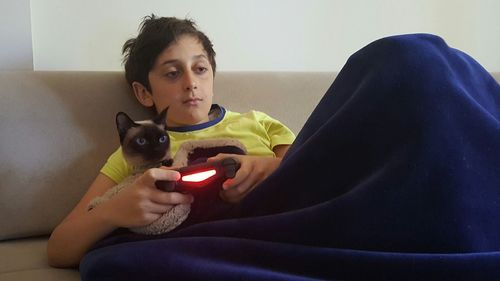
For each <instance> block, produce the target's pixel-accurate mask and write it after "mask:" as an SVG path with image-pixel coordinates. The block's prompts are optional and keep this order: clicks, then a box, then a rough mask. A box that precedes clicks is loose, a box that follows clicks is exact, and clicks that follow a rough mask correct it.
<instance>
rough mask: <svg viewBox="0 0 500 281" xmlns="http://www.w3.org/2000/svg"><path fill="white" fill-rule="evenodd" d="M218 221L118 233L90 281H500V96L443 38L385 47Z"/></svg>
mask: <svg viewBox="0 0 500 281" xmlns="http://www.w3.org/2000/svg"><path fill="white" fill-rule="evenodd" d="M304 94H306V93H304ZM207 213H209V214H210V215H207V216H206V217H198V218H193V219H192V220H191V222H190V223H188V224H185V225H184V226H183V227H181V228H179V229H178V230H176V231H174V232H172V233H168V234H166V235H162V236H159V237H150V236H140V235H137V234H131V233H126V232H117V233H114V234H113V235H111V236H109V237H107V238H105V239H104V240H102V241H101V242H100V243H99V244H98V245H96V247H95V248H94V249H93V250H91V251H90V252H89V253H88V254H87V255H86V256H85V257H84V258H83V260H82V262H81V264H80V270H81V274H82V278H83V280H323V279H328V280H338V279H340V280H346V279H347V280H352V279H356V280H431V279H433V280H500V269H499V267H498V265H499V264H500V86H499V84H498V83H497V82H496V81H495V80H494V79H493V78H492V77H491V76H490V75H489V74H488V73H487V71H486V70H485V69H484V68H482V67H481V66H480V65H479V64H478V63H477V62H476V61H474V60H473V59H472V58H471V57H469V56H468V55H466V54H465V53H463V52H461V51H458V50H456V49H453V48H450V47H448V46H447V45H446V43H445V42H444V41H443V40H442V39H441V38H439V37H436V36H433V35H428V34H414V35H403V36H393V37H388V38H383V39H380V40H377V41H375V42H373V43H371V44H369V45H368V46H366V47H364V48H363V49H361V50H359V51H358V52H356V53H355V54H354V55H352V56H351V57H350V58H349V60H348V62H347V63H346V65H345V66H344V68H343V69H342V71H341V72H340V73H339V75H338V77H337V78H336V80H335V81H334V82H333V84H332V86H331V87H330V89H329V90H328V91H327V93H326V94H325V96H324V97H323V99H322V100H321V101H320V103H319V104H318V106H317V107H316V109H315V110H314V112H313V113H312V114H311V116H310V117H309V119H308V121H307V122H306V124H305V126H304V128H303V129H302V131H301V132H300V133H299V135H298V136H297V139H296V141H295V143H294V144H293V145H292V147H291V148H290V150H289V152H288V154H287V155H286V157H285V159H284V160H283V162H282V165H281V166H280V167H279V168H278V170H277V171H276V172H275V173H274V174H272V175H271V176H270V177H269V178H268V179H267V180H266V181H264V182H263V183H262V184H260V185H259V186H258V187H257V188H256V189H255V190H254V191H253V192H252V193H251V194H249V195H248V196H247V197H246V198H245V199H244V200H243V201H242V202H241V203H240V204H238V205H224V204H221V205H220V206H219V207H218V209H217V211H216V212H207Z"/></svg>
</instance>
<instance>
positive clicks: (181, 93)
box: [134, 35, 214, 127]
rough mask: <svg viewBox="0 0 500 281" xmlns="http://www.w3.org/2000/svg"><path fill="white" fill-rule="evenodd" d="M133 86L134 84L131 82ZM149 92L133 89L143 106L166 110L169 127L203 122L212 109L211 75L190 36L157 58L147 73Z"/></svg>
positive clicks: (206, 63) (194, 40)
mask: <svg viewBox="0 0 500 281" xmlns="http://www.w3.org/2000/svg"><path fill="white" fill-rule="evenodd" d="M134 83H135V82H134ZM149 83H150V86H151V92H149V91H147V90H146V89H145V88H144V87H142V85H140V84H139V87H138V86H137V85H136V86H134V90H135V92H136V96H137V98H138V99H139V101H140V102H141V103H142V104H143V105H145V106H152V105H154V106H155V107H156V111H158V112H161V111H162V110H163V109H165V108H166V107H167V106H168V107H169V109H168V116H167V124H168V126H170V127H178V126H186V125H195V124H200V123H204V122H207V121H208V120H209V119H208V112H209V111H210V107H211V105H212V98H213V83H214V75H213V69H212V66H211V64H210V62H209V60H208V56H207V53H206V51H205V50H204V49H203V46H202V44H200V42H199V41H198V39H196V38H195V37H193V36H189V35H185V36H181V37H180V38H179V39H178V40H177V41H176V42H173V43H172V44H171V45H170V46H169V47H167V48H166V49H165V50H163V52H161V53H160V55H158V58H157V59H156V62H155V64H154V66H153V68H152V69H151V71H150V72H149Z"/></svg>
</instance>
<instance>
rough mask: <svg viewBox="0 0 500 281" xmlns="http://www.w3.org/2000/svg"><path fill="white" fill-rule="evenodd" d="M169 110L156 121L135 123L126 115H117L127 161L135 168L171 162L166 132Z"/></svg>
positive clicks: (121, 142)
mask: <svg viewBox="0 0 500 281" xmlns="http://www.w3.org/2000/svg"><path fill="white" fill-rule="evenodd" d="M167 111H168V108H166V109H164V110H163V111H162V112H160V113H159V114H158V115H157V116H156V117H155V118H154V119H152V120H145V121H134V120H132V119H131V118H130V117H129V116H128V115H127V114H126V113H124V112H119V113H117V114H116V127H117V129H118V134H119V136H120V144H121V146H122V152H123V156H124V158H125V160H126V161H127V162H128V163H129V164H130V165H132V166H134V167H144V166H149V165H154V164H157V163H159V162H162V161H167V162H168V161H169V160H170V159H171V157H170V138H169V136H168V134H167V132H166V127H167V124H166V117H167Z"/></svg>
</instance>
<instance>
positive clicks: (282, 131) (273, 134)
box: [255, 111, 295, 148]
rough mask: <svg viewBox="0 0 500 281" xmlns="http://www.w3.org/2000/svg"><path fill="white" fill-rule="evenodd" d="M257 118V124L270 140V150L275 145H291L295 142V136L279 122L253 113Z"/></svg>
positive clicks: (262, 114) (260, 113)
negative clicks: (263, 129) (264, 130)
mask: <svg viewBox="0 0 500 281" xmlns="http://www.w3.org/2000/svg"><path fill="white" fill-rule="evenodd" d="M255 113H256V115H257V116H258V118H259V123H260V124H261V125H262V126H263V127H264V128H265V129H266V131H267V135H268V136H269V139H270V140H271V148H274V147H275V146H277V145H291V144H292V143H293V141H294V140H295V134H294V133H293V132H292V130H290V129H289V128H288V127H287V126H285V125H284V124H283V123H281V122H280V121H278V120H276V119H274V118H272V117H271V116H269V115H267V114H265V113H263V112H259V111H257V112H255Z"/></svg>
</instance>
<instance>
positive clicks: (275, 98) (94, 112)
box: [0, 72, 500, 281]
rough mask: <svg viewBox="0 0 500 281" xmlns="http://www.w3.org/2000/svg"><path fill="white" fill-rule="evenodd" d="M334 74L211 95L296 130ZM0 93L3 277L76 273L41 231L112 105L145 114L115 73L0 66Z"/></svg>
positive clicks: (81, 171) (111, 142)
mask: <svg viewBox="0 0 500 281" xmlns="http://www.w3.org/2000/svg"><path fill="white" fill-rule="evenodd" d="M334 77H335V74H333V73H278V72H274V73H266V72H260V73H252V72H248V73H218V74H217V77H216V82H215V84H216V85H215V96H216V97H215V102H217V103H220V104H222V105H224V106H226V107H227V108H229V109H231V110H233V111H241V112H243V111H247V110H250V109H257V110H261V111H264V112H267V113H268V114H270V115H271V116H273V117H275V118H277V119H280V120H281V121H283V122H284V123H285V124H287V125H288V126H289V127H290V128H291V129H292V130H293V131H295V132H296V133H298V131H299V130H300V128H301V127H302V125H303V124H304V122H305V120H306V119H307V117H308V115H309V114H310V113H311V111H312V110H313V109H314V106H315V105H316V104H317V103H318V101H319V99H320V98H321V97H322V95H323V93H324V92H325V91H326V89H327V88H328V87H329V85H330V84H331V82H332V81H333V79H334ZM495 77H496V79H497V81H500V73H497V74H495ZM0 96H1V102H0V135H1V137H0V139H1V141H0V159H1V160H0V173H1V179H0V221H1V226H0V281H4V280H16V281H22V280H79V279H80V278H79V273H78V271H77V270H74V269H67V270H63V269H54V268H51V267H49V266H48V264H47V258H46V252H45V247H46V242H47V235H48V234H49V233H50V232H51V230H52V229H53V228H54V227H55V226H56V225H57V224H58V223H59V222H60V221H61V220H62V219H63V218H64V216H65V214H67V213H68V212H69V211H70V210H71V209H72V207H73V206H74V205H75V204H76V202H77V201H78V200H79V198H80V197H81V196H82V195H83V193H84V192H85V190H86V188H87V187H88V186H89V184H90V182H91V181H92V180H93V178H94V176H95V175H96V174H97V173H98V170H99V168H100V167H101V165H102V164H103V163H104V161H105V159H106V158H107V156H108V155H109V154H110V152H112V151H113V150H114V149H115V148H116V147H117V146H118V137H117V134H116V130H115V127H114V116H115V114H116V112H118V111H125V112H128V113H130V114H131V115H132V116H133V117H136V118H142V117H145V116H146V115H145V114H146V111H145V110H143V109H141V108H140V107H139V106H138V104H137V103H136V101H135V99H134V98H133V96H132V93H131V91H130V89H129V87H128V86H127V84H126V83H125V81H124V78H123V74H122V73H121V72H0ZM75 239H78V237H75Z"/></svg>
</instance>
